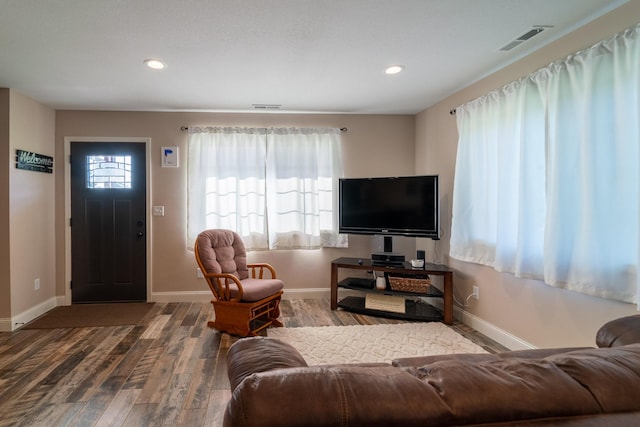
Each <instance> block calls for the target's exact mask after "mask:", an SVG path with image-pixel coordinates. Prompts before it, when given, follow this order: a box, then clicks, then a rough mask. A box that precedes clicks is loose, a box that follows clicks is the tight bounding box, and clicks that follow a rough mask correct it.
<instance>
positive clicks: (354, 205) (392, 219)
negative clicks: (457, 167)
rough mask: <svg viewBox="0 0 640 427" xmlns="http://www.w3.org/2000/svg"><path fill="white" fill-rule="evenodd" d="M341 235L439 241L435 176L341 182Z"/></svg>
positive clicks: (345, 180)
mask: <svg viewBox="0 0 640 427" xmlns="http://www.w3.org/2000/svg"><path fill="white" fill-rule="evenodd" d="M339 194H340V208H339V227H340V233H346V234H383V235H384V234H388V235H401V236H413V237H430V238H432V239H438V238H439V237H440V215H439V199H438V176H437V175H427V176H406V177H387V178H343V179H341V180H340V193H339Z"/></svg>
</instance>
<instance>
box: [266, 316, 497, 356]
mask: <svg viewBox="0 0 640 427" xmlns="http://www.w3.org/2000/svg"><path fill="white" fill-rule="evenodd" d="M267 335H268V336H269V337H273V338H277V339H280V340H282V341H285V342H287V343H289V344H291V345H292V346H293V347H295V348H296V349H297V350H298V351H299V352H300V354H302V356H303V357H304V359H305V360H306V361H307V363H308V364H309V365H325V364H339V363H363V362H386V363H390V362H391V361H392V360H393V359H395V358H398V357H411V356H431V355H437V354H451V353H487V351H485V350H484V349H483V348H482V347H480V346H478V345H476V344H474V343H473V342H471V341H469V340H468V339H466V338H465V337H463V336H462V335H460V334H459V333H457V332H455V331H454V330H452V329H451V328H449V327H448V326H446V325H444V324H442V323H437V322H429V323H400V324H384V325H355V326H320V327H303V328H270V329H268V330H267Z"/></svg>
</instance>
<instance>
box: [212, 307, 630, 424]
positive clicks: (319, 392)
mask: <svg viewBox="0 0 640 427" xmlns="http://www.w3.org/2000/svg"><path fill="white" fill-rule="evenodd" d="M596 344H597V345H598V346H599V348H581V349H575V348H562V349H540V350H525V351H512V352H506V353H500V354H463V355H447V356H429V357H415V358H405V359H397V360H394V361H392V363H390V364H384V363H377V364H350V365H334V366H307V364H306V362H305V361H304V359H303V357H302V356H301V355H300V354H299V353H298V351H297V350H296V349H294V348H293V347H291V346H290V345H288V344H286V343H284V342H281V341H278V340H276V339H272V338H265V337H255V338H246V339H242V340H239V341H237V342H236V343H235V344H234V345H233V346H231V348H230V349H229V352H228V355H227V367H228V375H229V380H230V383H231V390H232V391H233V394H232V398H231V400H230V402H229V404H228V406H227V410H226V413H225V417H224V425H225V426H262V427H265V426H305V427H309V426H385V427H388V426H460V425H467V426H480V425H481V426H507V425H508V426H556V425H563V426H572V427H573V426H616V427H618V426H622V427H624V426H634V427H635V426H640V316H630V317H627V318H623V319H618V320H615V321H612V322H609V323H607V324H606V325H604V326H603V327H602V328H601V329H600V330H599V331H598V334H597V337H596Z"/></svg>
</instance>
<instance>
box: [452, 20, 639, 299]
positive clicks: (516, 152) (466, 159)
mask: <svg viewBox="0 0 640 427" xmlns="http://www.w3.org/2000/svg"><path fill="white" fill-rule="evenodd" d="M639 32H640V26H636V27H634V28H631V29H629V30H627V31H625V32H624V33H622V34H619V35H616V36H615V37H613V38H612V39H610V40H607V41H604V42H602V43H599V44H597V45H596V46H593V47H592V48H590V49H587V50H584V51H581V52H578V53H576V54H574V55H571V56H570V57H568V58H566V59H564V60H562V61H557V62H554V63H552V64H550V65H549V66H548V67H546V68H544V69H542V70H539V71H537V72H536V73H533V74H532V75H530V76H528V77H526V78H524V79H521V80H519V81H517V82H514V83H512V84H510V85H508V86H506V87H504V88H501V89H500V90H497V91H494V92H492V93H490V94H488V95H486V96H484V97H482V98H479V99H477V100H474V101H472V102H470V103H468V104H466V105H464V106H461V107H460V108H458V109H457V121H458V130H459V144H458V157H457V163H456V174H455V180H454V195H453V220H452V232H451V234H452V236H451V253H450V255H451V256H452V257H453V258H456V259H460V260H464V261H470V262H477V263H482V264H486V265H490V266H493V267H494V268H495V269H496V270H498V271H505V272H511V273H514V274H515V275H516V276H517V277H531V278H538V279H543V280H544V281H545V282H546V283H548V284H550V285H553V286H558V287H563V288H567V289H571V290H575V291H578V292H583V293H587V294H590V295H595V296H600V297H606V298H610V299H616V300H620V301H627V302H638V288H639V279H638V266H639V265H640V259H639V256H640V251H639V248H638V245H639V244H640V226H639V224H638V221H639V218H640V215H639V214H640V189H639V187H640V150H639V145H640V130H639V129H640V107H639V104H640V101H639V100H640V77H639V76H640V41H639Z"/></svg>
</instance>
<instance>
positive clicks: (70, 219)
mask: <svg viewBox="0 0 640 427" xmlns="http://www.w3.org/2000/svg"><path fill="white" fill-rule="evenodd" d="M69 227H73V218H69Z"/></svg>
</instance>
